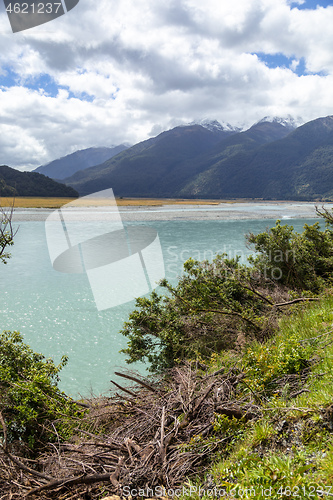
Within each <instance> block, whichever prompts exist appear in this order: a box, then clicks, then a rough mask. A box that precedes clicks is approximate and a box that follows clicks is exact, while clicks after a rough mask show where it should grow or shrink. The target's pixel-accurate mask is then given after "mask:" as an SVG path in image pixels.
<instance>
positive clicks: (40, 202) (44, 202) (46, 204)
mask: <svg viewBox="0 0 333 500" xmlns="http://www.w3.org/2000/svg"><path fill="white" fill-rule="evenodd" d="M0 201H1V203H0V205H1V206H3V207H8V206H11V205H12V203H13V199H12V198H9V197H2V198H0ZM73 201H75V205H79V206H87V202H86V200H84V199H83V198H82V199H73V198H43V197H34V196H24V197H17V198H15V200H14V206H15V207H16V208H60V207H62V206H63V205H65V204H66V203H71V202H73ZM78 202H79V203H78ZM116 203H117V205H118V206H152V207H155V206H156V207H157V206H162V205H219V204H220V203H231V204H232V203H235V201H230V200H228V201H226V200H185V199H176V198H175V199H173V198H172V199H171V198H170V199H160V198H117V199H116ZM89 205H93V206H109V205H114V202H113V200H109V199H98V198H97V199H95V200H93V201H92V202H91V201H90V202H89Z"/></svg>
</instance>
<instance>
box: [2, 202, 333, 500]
mask: <svg viewBox="0 0 333 500" xmlns="http://www.w3.org/2000/svg"><path fill="white" fill-rule="evenodd" d="M318 214H319V215H321V217H323V218H324V220H325V221H326V223H327V227H326V229H325V230H321V229H320V227H319V225H318V224H317V223H316V224H314V225H312V226H308V225H306V226H305V228H304V232H303V233H302V234H297V233H295V232H294V230H293V229H292V228H291V227H290V226H282V225H281V223H280V222H277V223H276V225H275V227H273V228H272V229H270V230H268V231H266V232H264V233H261V234H259V235H252V234H251V235H249V236H248V241H249V243H250V244H252V245H254V248H255V249H256V250H257V255H256V257H254V258H253V259H252V262H251V265H250V266H249V267H245V266H243V265H241V264H240V263H239V262H238V261H237V259H231V260H230V259H226V258H225V256H220V257H218V258H217V259H215V261H214V262H212V263H208V262H203V263H199V262H196V261H194V260H192V259H190V260H189V261H188V262H187V263H186V264H185V270H186V271H187V273H186V274H185V276H184V277H182V278H181V279H180V280H179V282H178V284H177V285H176V286H171V285H170V284H169V283H168V282H167V281H165V280H164V281H163V282H162V287H163V288H164V290H165V294H164V295H158V294H157V293H155V292H154V293H152V294H151V295H150V297H148V298H147V297H146V298H140V299H138V301H137V308H136V310H135V311H133V312H132V313H131V315H130V317H129V320H128V321H127V322H126V324H125V325H124V330H123V333H124V334H125V335H126V336H127V337H128V339H129V343H128V347H127V349H126V353H127V355H128V360H129V362H131V361H136V360H138V359H140V360H148V361H149V362H150V363H151V369H152V371H153V372H154V375H153V376H152V377H151V378H150V379H142V378H141V377H138V376H133V374H131V373H123V374H120V375H121V376H122V377H123V378H124V377H125V378H126V379H130V380H132V382H134V386H133V387H128V386H124V384H122V383H121V381H120V382H119V381H118V382H116V387H117V391H118V392H117V393H115V394H114V395H113V396H112V397H110V398H105V399H95V400H91V401H86V402H85V403H84V404H86V406H88V408H83V407H82V402H81V403H80V402H79V403H78V402H73V401H71V400H70V399H69V398H67V397H66V396H65V395H64V394H63V393H61V391H60V390H59V389H58V387H57V379H58V377H59V371H60V369H61V365H59V366H55V365H54V364H53V362H52V361H51V360H45V358H44V357H43V356H42V355H39V354H36V353H34V352H33V351H32V350H31V349H30V348H29V347H28V346H26V345H25V344H24V343H23V339H22V337H21V336H20V335H19V334H11V333H4V334H3V335H2V337H1V343H0V361H1V373H0V376H1V384H0V444H1V448H2V453H1V451H0V461H1V475H0V487H1V491H2V492H3V494H4V495H7V497H6V496H5V497H4V498H11V495H13V494H16V495H21V496H25V495H28V498H39V499H44V498H45V499H51V498H60V495H61V498H63V499H67V498H68V499H69V498H73V495H74V497H77V498H90V499H101V498H103V497H106V496H107V495H110V494H117V495H121V494H123V496H124V497H126V496H128V494H129V493H128V492H130V491H136V492H137V493H138V494H139V495H140V491H141V492H142V494H141V497H145V496H149V495H145V491H147V488H150V492H151V494H152V493H154V491H155V492H156V493H160V492H161V491H162V492H163V487H165V488H166V490H170V493H169V497H171V496H172V492H177V495H178V496H179V495H182V496H183V498H193V499H196V498H198V499H199V498H202V497H206V498H209V497H210V498H211V497H214V496H215V497H217V496H218V495H220V496H221V497H226V498H230V499H235V498H256V499H257V498H259V499H264V498H268V497H269V498H272V499H281V498H290V497H297V498H304V499H305V498H315V499H317V498H323V497H326V496H331V495H332V494H333V491H331V489H330V487H331V486H332V484H333V483H332V480H333V477H332V475H333V474H332V470H333V383H332V382H333V370H332V368H333V367H332V363H333V312H332V311H333V292H332V281H331V280H332V271H333V231H332V227H333V218H332V215H331V213H329V212H327V211H326V210H325V209H322V210H321V211H320V210H318ZM65 361H66V360H64V362H65ZM16 367H18V369H17V370H16V369H15V368H16ZM124 488H126V489H124ZM161 488H162V489H161ZM199 490H200V492H199Z"/></svg>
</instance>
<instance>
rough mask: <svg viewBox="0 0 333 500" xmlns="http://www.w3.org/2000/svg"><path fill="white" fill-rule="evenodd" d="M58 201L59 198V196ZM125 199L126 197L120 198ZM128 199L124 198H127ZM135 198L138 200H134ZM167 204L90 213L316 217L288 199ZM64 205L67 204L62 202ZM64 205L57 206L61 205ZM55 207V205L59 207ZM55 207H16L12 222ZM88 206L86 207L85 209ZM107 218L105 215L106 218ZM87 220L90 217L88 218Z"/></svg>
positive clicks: (146, 218)
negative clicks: (115, 211)
mask: <svg viewBox="0 0 333 500" xmlns="http://www.w3.org/2000/svg"><path fill="white" fill-rule="evenodd" d="M58 200H60V199H58ZM122 201H125V200H122ZM126 201H127V200H126ZM137 201H138V200H137ZM171 201H173V200H170V203H166V204H162V205H142V204H141V205H140V204H138V205H129V204H127V205H126V204H121V205H119V204H118V202H117V205H116V206H115V205H114V204H113V205H112V206H110V205H109V206H107V205H105V204H102V205H100V206H95V205H94V206H90V207H89V212H90V213H92V212H94V213H95V214H96V215H97V214H100V217H101V219H100V220H101V221H103V217H104V216H103V214H106V213H108V212H109V211H110V210H112V211H114V210H117V209H118V210H117V211H119V214H120V216H121V219H122V221H123V222H154V221H227V220H229V221H231V220H258V219H272V220H277V219H280V220H283V221H288V220H290V219H291V220H292V219H316V218H318V216H317V214H316V210H315V207H316V206H317V204H316V203H314V202H295V201H293V202H288V201H279V202H277V201H274V202H270V201H267V202H265V201H258V202H248V201H238V202H236V201H234V202H232V203H231V202H225V201H223V202H215V203H214V204H209V203H207V202H206V203H200V204H197V203H193V200H191V203H172V202H171ZM63 204H66V203H63ZM61 206H63V205H60V207H61ZM60 207H57V208H60ZM57 208H55V207H15V208H14V213H13V221H44V220H46V218H47V217H48V215H49V214H50V213H52V212H53V211H54V210H56V209H57ZM326 208H328V209H330V208H333V203H327V204H326ZM68 209H69V210H70V211H73V213H74V211H82V210H83V211H84V210H85V207H84V206H83V207H80V206H78V207H75V206H74V207H68ZM87 209H88V208H87ZM106 219H107V218H106ZM87 220H89V218H87Z"/></svg>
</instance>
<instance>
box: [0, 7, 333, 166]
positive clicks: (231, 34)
mask: <svg viewBox="0 0 333 500" xmlns="http://www.w3.org/2000/svg"><path fill="white" fill-rule="evenodd" d="M298 3H301V2H298ZM332 24H333V7H327V8H325V9H324V8H322V7H320V8H319V7H318V8H317V9H316V10H298V9H297V3H296V2H292V3H291V2H288V1H287V0H285V1H284V0H234V1H233V2H227V1H221V0H206V1H205V2H204V4H203V3H202V2H201V1H199V0H177V1H176V0H165V1H164V2H163V4H161V3H157V2H156V0H136V1H134V0H122V2H118V1H117V2H116V0H100V1H99V2H95V1H93V0H81V2H80V3H79V4H78V6H77V7H75V9H73V10H72V11H70V12H69V13H68V14H66V15H65V16H62V17H60V18H58V19H56V20H55V21H52V22H51V23H48V24H46V25H43V26H40V27H37V28H34V29H30V30H27V31H24V32H21V33H16V34H12V33H11V32H10V30H9V23H8V19H6V16H5V14H4V13H2V14H1V15H0V29H2V31H1V32H0V47H1V48H2V50H1V51H0V78H2V82H3V83H2V90H1V93H0V109H1V115H0V132H1V134H0V136H1V144H2V147H1V151H2V159H1V160H0V163H7V164H9V165H10V166H14V167H19V168H33V167H35V166H38V165H39V164H41V163H45V162H46V161H49V160H52V159H54V158H58V157H60V156H63V155H65V154H67V153H69V152H72V151H74V150H75V149H79V148H84V147H89V146H92V145H111V144H119V143H121V142H124V141H128V142H131V143H134V142H137V141H140V140H143V139H145V138H147V137H148V136H149V135H151V134H153V133H157V131H161V130H163V129H165V128H168V127H171V126H173V125H176V124H178V123H181V122H190V121H192V120H193V119H196V118H200V117H209V116H210V117H212V118H216V119H220V120H221V121H227V122H230V123H232V124H235V125H236V124H245V125H248V126H250V125H251V124H252V123H253V122H255V121H256V120H258V119H260V118H262V117H263V116H265V115H270V114H275V115H285V114H288V113H290V114H291V115H294V116H299V115H300V116H303V118H304V119H305V120H310V119H313V118H316V117H318V116H325V115H328V114H333V95H332V92H331V88H332V78H333V53H332V50H331V47H332V45H333V31H332V29H331V26H332ZM259 53H266V54H270V55H275V54H276V55H278V54H279V55H284V56H286V57H288V58H290V63H288V64H287V65H286V64H284V65H283V66H281V67H277V68H269V67H268V66H267V65H265V63H264V62H262V61H261V60H260V58H259V57H258V56H257V55H256V54H259ZM301 59H302V60H304V63H305V67H306V70H307V71H308V74H306V75H304V76H298V75H297V74H295V71H296V70H297V68H298V66H299V61H300V60H301ZM8 70H11V71H12V72H13V73H12V75H10V74H9V73H8ZM6 71H7V76H12V78H14V80H15V81H14V82H13V81H12V82H11V85H14V86H11V87H8V86H7V85H6V84H8V81H7V80H6V78H5V76H4V75H5V74H6ZM312 73H319V74H317V75H316V74H312ZM1 75H2V76H1ZM43 75H44V76H45V75H49V78H48V81H49V82H51V83H52V82H53V86H52V85H51V86H49V87H47V86H46V87H45V88H44V89H43V80H40V77H41V76H43ZM0 84H1V83H0ZM27 87H30V88H27ZM34 87H35V89H34ZM57 87H58V91H57ZM13 136H15V137H17V141H16V142H15V141H13Z"/></svg>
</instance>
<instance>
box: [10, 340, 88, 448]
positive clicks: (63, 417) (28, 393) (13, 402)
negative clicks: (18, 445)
mask: <svg viewBox="0 0 333 500" xmlns="http://www.w3.org/2000/svg"><path fill="white" fill-rule="evenodd" d="M66 363H67V358H66V356H63V358H62V360H61V363H60V364H59V365H55V364H54V362H53V361H52V359H45V357H44V356H43V355H42V354H37V353H35V352H34V351H33V350H32V349H31V348H30V347H29V346H28V345H26V344H25V343H24V342H23V336H22V335H21V334H20V333H18V332H3V333H2V334H0V410H1V413H2V416H3V418H4V420H5V423H6V426H7V433H8V438H9V439H10V440H11V441H13V440H19V441H22V442H25V443H27V444H29V446H30V448H31V449H33V448H34V447H35V446H37V444H38V443H41V442H45V441H55V440H57V439H59V437H60V438H65V437H68V434H69V433H70V429H71V427H72V426H73V424H74V422H75V419H74V417H75V416H78V415H79V413H78V406H77V405H76V404H75V403H74V402H73V401H71V400H70V399H69V398H68V397H67V396H66V395H65V394H64V393H63V392H62V391H61V390H60V389H59V388H58V385H57V384H58V381H59V372H60V370H61V369H62V368H63V367H64V366H65V365H66ZM59 419H60V420H59ZM70 419H72V422H71V424H70ZM0 434H1V428H0Z"/></svg>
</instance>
